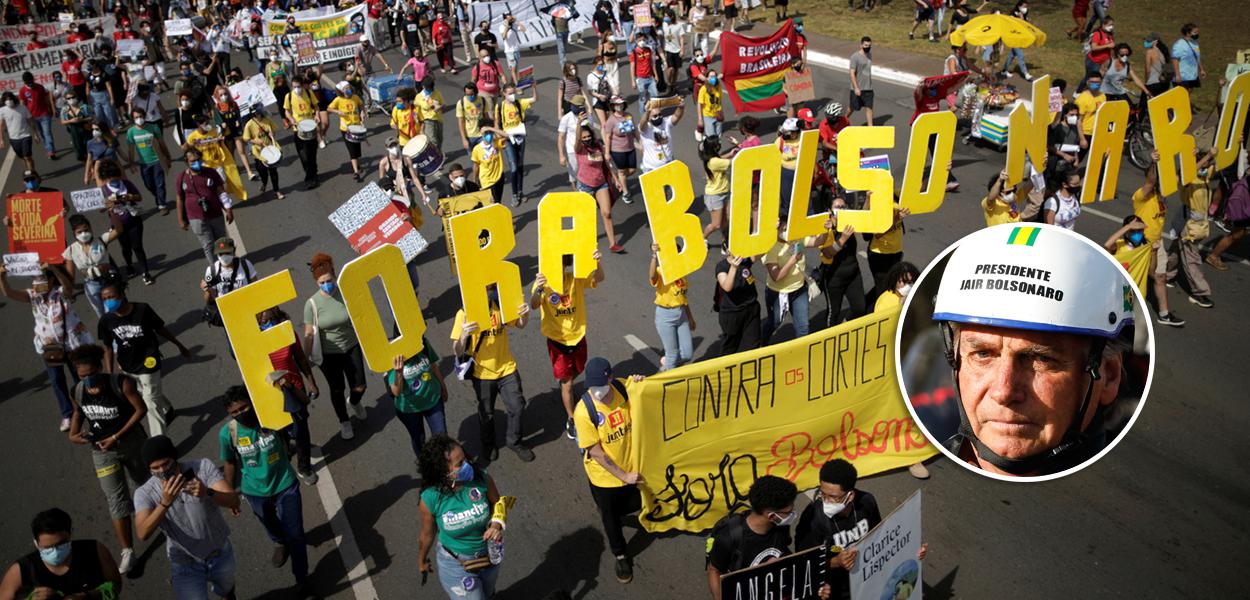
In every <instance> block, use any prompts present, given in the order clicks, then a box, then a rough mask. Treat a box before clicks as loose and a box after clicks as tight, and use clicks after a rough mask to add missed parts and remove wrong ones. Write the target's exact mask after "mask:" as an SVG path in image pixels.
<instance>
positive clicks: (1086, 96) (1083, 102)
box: [1073, 72, 1107, 138]
mask: <svg viewBox="0 0 1250 600" xmlns="http://www.w3.org/2000/svg"><path fill="white" fill-rule="evenodd" d="M1087 77H1088V79H1087V82H1086V89H1085V91H1083V92H1081V93H1080V94H1077V96H1076V99H1075V100H1073V103H1074V104H1076V108H1077V110H1078V111H1080V116H1081V133H1082V134H1084V135H1085V137H1087V138H1091V137H1093V135H1094V118H1095V117H1096V116H1097V114H1098V109H1099V108H1101V107H1102V105H1103V104H1106V103H1107V95H1106V94H1104V93H1103V91H1102V75H1100V74H1099V73H1096V72H1095V73H1092V74H1089V75H1087Z"/></svg>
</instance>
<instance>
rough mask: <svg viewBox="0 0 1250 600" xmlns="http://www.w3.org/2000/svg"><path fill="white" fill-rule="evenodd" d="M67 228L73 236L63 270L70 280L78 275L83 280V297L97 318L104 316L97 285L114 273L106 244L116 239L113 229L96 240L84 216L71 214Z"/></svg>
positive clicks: (111, 258)
mask: <svg viewBox="0 0 1250 600" xmlns="http://www.w3.org/2000/svg"><path fill="white" fill-rule="evenodd" d="M69 227H70V230H71V231H72V232H73V233H74V241H73V242H71V243H70V244H69V246H67V247H66V248H65V252H64V253H62V255H61V256H62V257H64V258H65V268H66V271H67V272H68V274H69V280H70V281H71V282H72V281H75V280H76V279H77V278H78V274H79V273H82V277H83V284H82V288H83V294H84V295H86V296H87V302H88V303H89V304H90V305H91V309H92V310H94V311H95V314H96V316H97V317H99V316H101V315H103V314H104V304H103V301H102V300H100V286H101V285H102V284H103V282H104V277H105V276H106V275H107V274H108V273H111V272H113V271H115V270H116V267H115V266H114V262H113V257H112V256H111V255H110V254H109V251H108V243H109V242H111V241H113V240H114V239H116V238H117V236H118V231H117V230H116V229H109V230H108V231H106V232H104V235H102V236H100V237H99V238H97V237H96V236H95V234H94V233H92V231H91V222H90V221H88V220H87V217H85V216H83V215H79V214H76V215H70V216H69Z"/></svg>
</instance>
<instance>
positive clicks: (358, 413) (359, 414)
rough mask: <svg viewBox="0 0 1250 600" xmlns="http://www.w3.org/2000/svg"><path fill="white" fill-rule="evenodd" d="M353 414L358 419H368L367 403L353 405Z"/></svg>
mask: <svg viewBox="0 0 1250 600" xmlns="http://www.w3.org/2000/svg"><path fill="white" fill-rule="evenodd" d="M352 415H354V416H355V417H356V420H357V421H366V420H368V415H367V414H366V413H365V405H363V404H361V403H359V402H357V403H356V404H353V405H352Z"/></svg>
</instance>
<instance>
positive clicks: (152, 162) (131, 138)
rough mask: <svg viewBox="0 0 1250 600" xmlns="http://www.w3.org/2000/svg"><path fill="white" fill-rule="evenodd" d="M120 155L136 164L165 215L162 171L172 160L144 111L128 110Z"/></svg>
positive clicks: (144, 184) (156, 129)
mask: <svg viewBox="0 0 1250 600" xmlns="http://www.w3.org/2000/svg"><path fill="white" fill-rule="evenodd" d="M153 97H155V94H153ZM122 155H123V157H124V158H125V159H126V162H128V163H130V164H132V165H134V164H138V165H139V175H140V176H141V177H142V178H143V186H144V187H146V188H147V189H148V191H149V192H151V193H152V195H153V196H154V197H155V198H156V208H158V209H160V211H161V215H162V216H163V215H168V214H169V211H170V210H171V208H170V206H169V205H168V204H166V202H165V172H166V171H168V170H169V167H170V163H171V162H172V159H171V158H170V154H169V148H168V147H167V146H166V145H165V139H164V137H163V136H162V135H161V127H160V124H159V122H157V123H149V122H147V119H146V118H145V114H144V112H143V111H142V110H140V109H139V108H135V109H134V110H133V111H132V112H131V116H130V127H129V128H128V129H126V145H125V146H122Z"/></svg>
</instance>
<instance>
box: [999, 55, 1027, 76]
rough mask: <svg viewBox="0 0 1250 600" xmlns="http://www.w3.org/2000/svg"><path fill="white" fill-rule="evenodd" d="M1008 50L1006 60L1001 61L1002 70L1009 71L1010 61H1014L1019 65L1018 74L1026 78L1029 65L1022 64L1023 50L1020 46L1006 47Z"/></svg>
mask: <svg viewBox="0 0 1250 600" xmlns="http://www.w3.org/2000/svg"><path fill="white" fill-rule="evenodd" d="M1008 50H1010V52H1008V53H1007V62H1005V63H1003V72H1005V73H1010V72H1011V63H1012V61H1015V63H1016V64H1017V65H1018V66H1019V67H1020V74H1021V75H1023V76H1024V77H1025V79H1028V78H1029V67H1028V66H1026V65H1025V64H1024V50H1021V49H1020V48H1008Z"/></svg>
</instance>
